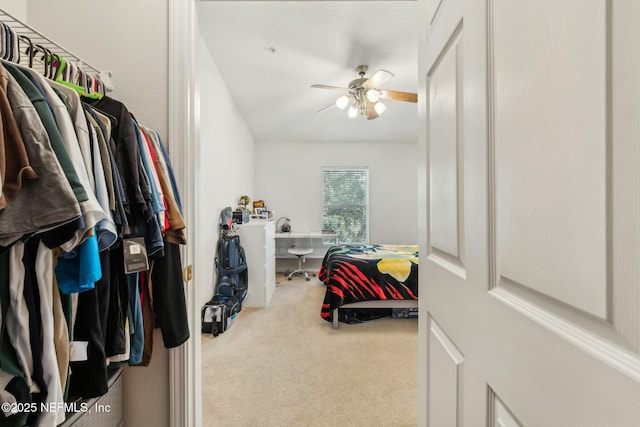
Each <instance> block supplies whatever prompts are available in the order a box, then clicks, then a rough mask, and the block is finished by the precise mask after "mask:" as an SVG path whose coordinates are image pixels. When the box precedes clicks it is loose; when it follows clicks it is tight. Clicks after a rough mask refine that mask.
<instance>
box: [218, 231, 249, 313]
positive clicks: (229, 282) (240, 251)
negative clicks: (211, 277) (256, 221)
mask: <svg viewBox="0 0 640 427" xmlns="http://www.w3.org/2000/svg"><path fill="white" fill-rule="evenodd" d="M216 269H217V271H218V284H217V285H216V289H215V293H214V294H215V295H221V296H225V297H229V298H231V297H236V299H237V301H238V303H239V308H240V309H242V302H243V301H244V299H245V298H246V297H247V290H248V288H249V272H248V271H247V259H246V257H245V254H244V248H243V247H242V246H241V245H240V236H237V235H227V234H224V233H223V235H222V236H221V237H220V240H218V252H217V256H216Z"/></svg>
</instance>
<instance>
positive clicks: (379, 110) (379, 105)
mask: <svg viewBox="0 0 640 427" xmlns="http://www.w3.org/2000/svg"><path fill="white" fill-rule="evenodd" d="M373 109H374V110H376V113H378V115H379V116H380V115H382V113H384V112H385V111H386V110H387V106H386V105H384V104H383V103H382V102H376V104H375V105H374V106H373Z"/></svg>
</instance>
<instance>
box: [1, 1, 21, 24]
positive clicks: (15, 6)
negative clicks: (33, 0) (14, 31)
mask: <svg viewBox="0 0 640 427" xmlns="http://www.w3.org/2000/svg"><path fill="white" fill-rule="evenodd" d="M0 9H2V10H4V11H5V12H7V13H8V14H9V15H11V16H13V17H14V18H16V19H19V20H21V21H22V22H26V20H27V2H25V1H24V0H2V1H0Z"/></svg>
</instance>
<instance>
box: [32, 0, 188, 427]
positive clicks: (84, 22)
mask: <svg viewBox="0 0 640 427" xmlns="http://www.w3.org/2000/svg"><path fill="white" fill-rule="evenodd" d="M167 15H168V2H167V0H146V1H144V2H131V1H127V0H114V1H110V2H109V3H108V4H107V3H105V2H102V1H98V0H67V1H51V0H28V3H27V22H28V24H29V25H31V26H32V27H34V28H35V29H37V30H38V31H40V32H42V33H43V34H45V35H47V36H48V37H50V38H51V39H53V40H54V41H56V42H58V43H59V44H61V45H63V46H64V47H66V48H67V49H69V50H70V51H71V52H73V53H74V54H76V55H78V56H80V57H81V58H83V59H84V60H85V61H87V62H88V63H90V64H91V65H93V66H94V67H97V68H100V69H102V70H107V71H111V72H112V73H113V77H112V80H113V84H114V86H115V90H114V92H112V93H111V94H110V96H112V97H113V98H116V99H118V100H120V101H122V102H123V103H125V104H126V105H127V107H128V108H129V109H130V110H131V112H133V113H134V115H135V116H136V118H137V119H138V120H139V121H140V122H141V123H144V124H145V125H147V126H150V127H152V128H154V129H156V130H157V131H158V132H159V133H160V135H161V137H163V138H164V139H165V142H166V135H167V129H168V124H167V117H168V104H167V96H168V95H167V92H168V91H167V87H168V74H167V73H168V71H167V69H168V68H167V65H168V16H167ZM194 335H195V334H194ZM154 342H155V346H154V351H153V358H152V361H151V366H149V367H147V368H142V367H131V368H130V367H127V368H126V371H125V376H124V411H125V419H126V425H130V426H133V425H153V426H159V427H162V426H168V425H169V424H168V423H169V375H168V373H169V353H168V351H167V350H166V349H165V348H164V346H163V345H162V337H161V335H160V334H159V331H158V330H156V333H155V335H154Z"/></svg>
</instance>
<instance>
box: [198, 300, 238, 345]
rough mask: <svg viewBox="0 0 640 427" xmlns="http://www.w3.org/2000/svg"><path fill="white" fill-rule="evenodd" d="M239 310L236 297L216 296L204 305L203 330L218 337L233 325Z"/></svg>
mask: <svg viewBox="0 0 640 427" xmlns="http://www.w3.org/2000/svg"><path fill="white" fill-rule="evenodd" d="M239 311H240V303H239V302H238V300H237V299H236V298H235V297H221V296H219V295H216V296H214V297H213V298H211V300H209V301H208V302H207V303H206V304H205V305H204V306H203V307H202V332H203V333H207V334H209V333H210V334H213V336H214V337H217V336H218V335H219V334H221V333H223V332H224V331H226V330H227V329H229V328H230V327H231V326H232V325H233V323H234V321H235V319H236V316H237V315H238V312H239Z"/></svg>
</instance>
